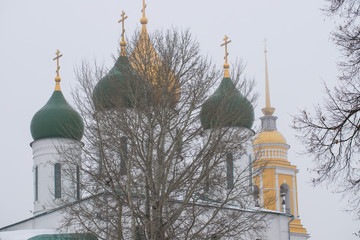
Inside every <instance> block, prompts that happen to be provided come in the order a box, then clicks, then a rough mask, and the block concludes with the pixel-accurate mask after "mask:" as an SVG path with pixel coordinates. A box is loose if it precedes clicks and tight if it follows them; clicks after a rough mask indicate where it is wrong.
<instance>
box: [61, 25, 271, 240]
mask: <svg viewBox="0 0 360 240" xmlns="http://www.w3.org/2000/svg"><path fill="white" fill-rule="evenodd" d="M129 42H130V46H129V47H128V49H130V50H129V52H128V54H126V55H128V56H129V57H126V56H125V54H124V49H125V47H124V46H123V49H122V51H121V52H120V57H119V58H118V60H117V61H116V63H115V66H114V68H113V69H112V70H110V71H109V72H108V73H107V74H106V75H105V73H106V72H107V71H105V70H104V69H103V68H99V67H96V68H95V70H93V69H92V68H90V67H89V65H87V64H83V65H82V67H81V68H80V69H79V71H78V72H77V77H78V81H79V85H80V87H79V89H77V91H76V92H75V94H74V96H75V101H76V103H77V107H78V109H79V110H80V112H81V115H82V116H83V117H84V122H85V135H84V138H83V143H84V144H83V145H82V146H81V149H82V152H83V154H82V159H81V161H79V159H78V158H77V157H76V156H74V155H73V154H72V153H71V151H68V150H66V151H61V149H59V151H60V152H61V156H62V160H63V164H65V165H66V164H67V165H69V166H77V168H74V167H67V168H64V169H67V170H68V173H67V174H65V175H66V176H68V177H74V178H75V179H74V180H76V179H79V177H78V175H79V174H81V182H79V181H78V182H77V184H79V185H80V186H79V187H80V189H81V195H82V200H80V201H78V202H76V203H74V204H71V205H70V206H69V207H67V208H64V211H65V213H66V218H65V219H64V228H65V229H67V230H74V229H75V230H76V231H84V232H88V233H89V232H90V233H93V234H94V235H96V236H97V237H99V238H100V239H108V240H109V239H154V240H155V239H158V240H161V239H220V238H223V239H249V236H250V235H251V236H255V235H259V234H261V232H262V230H263V229H264V226H265V223H264V222H263V221H262V220H263V219H264V214H262V213H261V212H260V211H258V210H254V208H253V207H254V204H255V203H254V199H253V193H252V186H251V181H252V178H251V171H250V169H251V161H250V160H249V152H248V150H249V149H251V141H249V139H250V138H251V137H252V136H253V131H252V130H249V129H246V128H241V127H232V126H230V125H229V123H230V122H231V121H237V120H238V118H239V113H238V112H237V110H234V111H233V108H234V107H235V106H229V104H227V102H228V101H227V99H230V98H232V97H233V96H234V94H235V93H236V94H237V93H238V90H236V88H235V85H237V87H238V89H240V91H241V92H242V93H243V95H244V96H246V97H247V98H248V99H250V100H251V101H253V100H254V97H255V96H254V95H253V94H252V93H251V91H252V88H253V81H249V80H247V79H245V78H244V77H243V75H242V71H243V68H242V67H241V66H240V65H238V66H237V67H234V69H235V70H234V71H233V75H232V78H233V81H234V83H235V84H232V85H227V89H226V92H224V93H221V94H222V95H220V96H221V100H220V102H219V106H218V108H216V109H212V111H213V112H211V114H210V116H211V119H210V120H209V121H210V123H209V124H210V125H211V128H209V129H207V130H204V128H203V126H202V124H201V121H200V117H199V114H200V112H201V108H202V106H203V104H204V102H205V100H206V99H208V98H209V96H210V94H211V93H213V92H214V90H215V87H217V85H218V84H219V80H220V79H221V78H222V77H221V75H220V71H217V70H216V68H215V67H214V66H213V64H211V62H209V60H208V59H207V58H206V57H203V56H202V55H201V54H200V50H199V45H198V43H197V42H196V41H194V39H193V38H192V37H191V35H190V34H189V32H188V31H184V32H178V31H176V30H172V31H168V32H166V33H159V32H157V33H155V34H154V35H153V36H152V37H151V38H150V37H148V35H142V34H140V33H139V34H136V35H135V37H134V38H133V39H132V40H131V41H129ZM129 59H130V61H129ZM120 70H121V71H122V72H121V74H120V73H119V71H120ZM119 76H120V79H119ZM104 79H105V80H104ZM102 81H103V83H102ZM104 81H106V84H107V85H106V84H105V85H104ZM96 84H103V85H102V87H99V85H97V86H95V85H96ZM94 89H95V90H94ZM244 104H250V103H249V102H248V101H247V100H246V99H244ZM224 109H225V110H226V111H228V113H229V114H227V115H224V114H220V113H224ZM230 110H231V111H230ZM232 112H236V114H232ZM242 114H243V115H244V116H243V117H244V118H246V114H248V113H247V112H243V113H242ZM74 169H78V170H77V171H78V172H74V171H73V170H74ZM75 176H77V177H75ZM69 192H71V191H69ZM249 209H251V210H249Z"/></svg>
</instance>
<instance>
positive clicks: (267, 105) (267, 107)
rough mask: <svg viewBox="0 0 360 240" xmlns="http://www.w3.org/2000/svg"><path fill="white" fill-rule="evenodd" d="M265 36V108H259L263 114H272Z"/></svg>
mask: <svg viewBox="0 0 360 240" xmlns="http://www.w3.org/2000/svg"><path fill="white" fill-rule="evenodd" d="M266 41H267V40H266V38H265V39H264V54H265V98H266V100H265V108H263V109H261V111H262V112H263V113H264V115H265V116H272V115H273V114H274V112H275V108H273V107H271V104H270V89H269V74H268V66H267V49H266Z"/></svg>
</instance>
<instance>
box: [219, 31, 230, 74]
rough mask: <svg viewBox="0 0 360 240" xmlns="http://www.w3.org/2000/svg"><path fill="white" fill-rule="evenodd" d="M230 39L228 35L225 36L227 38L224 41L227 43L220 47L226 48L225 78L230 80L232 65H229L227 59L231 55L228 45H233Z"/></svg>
mask: <svg viewBox="0 0 360 240" xmlns="http://www.w3.org/2000/svg"><path fill="white" fill-rule="evenodd" d="M228 39H229V37H228V36H227V35H225V38H224V41H225V42H224V43H223V44H221V45H220V47H223V46H225V57H224V59H225V64H224V69H225V72H224V78H230V74H229V67H230V65H229V64H228V58H227V57H228V55H229V53H228V50H227V45H228V44H229V43H231V40H230V41H228Z"/></svg>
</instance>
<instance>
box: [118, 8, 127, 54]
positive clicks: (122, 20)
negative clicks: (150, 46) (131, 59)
mask: <svg viewBox="0 0 360 240" xmlns="http://www.w3.org/2000/svg"><path fill="white" fill-rule="evenodd" d="M127 18H128V16H125V12H124V11H122V13H121V19H120V20H119V21H118V23H122V32H121V42H120V46H121V52H120V56H126V51H125V46H126V42H125V19H127Z"/></svg>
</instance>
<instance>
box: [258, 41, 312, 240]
mask: <svg viewBox="0 0 360 240" xmlns="http://www.w3.org/2000/svg"><path fill="white" fill-rule="evenodd" d="M264 53H265V94H266V105H265V108H263V109H262V112H263V113H264V116H263V117H261V118H260V119H261V132H260V133H259V134H258V135H257V136H256V137H255V139H254V141H253V152H254V158H255V161H254V173H255V174H254V189H255V194H256V201H257V202H256V205H257V206H259V207H261V208H264V209H269V210H273V211H278V212H283V213H288V214H291V215H293V216H294V219H293V220H292V221H291V222H290V235H291V236H297V237H301V239H307V238H308V237H309V235H308V233H307V231H306V229H305V228H304V227H303V226H302V225H301V222H300V217H299V205H298V198H297V194H298V193H297V179H296V174H297V172H298V169H297V168H296V166H294V165H291V164H290V162H289V161H288V158H287V152H288V149H289V148H290V146H289V145H288V144H287V142H286V140H285V138H284V136H283V135H282V134H281V133H280V132H279V131H277V129H276V119H277V117H276V116H273V113H274V112H275V108H273V107H271V104H270V90H269V76H268V67H267V50H266V43H265V49H264ZM289 221H290V219H289ZM302 237H303V238H302Z"/></svg>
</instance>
